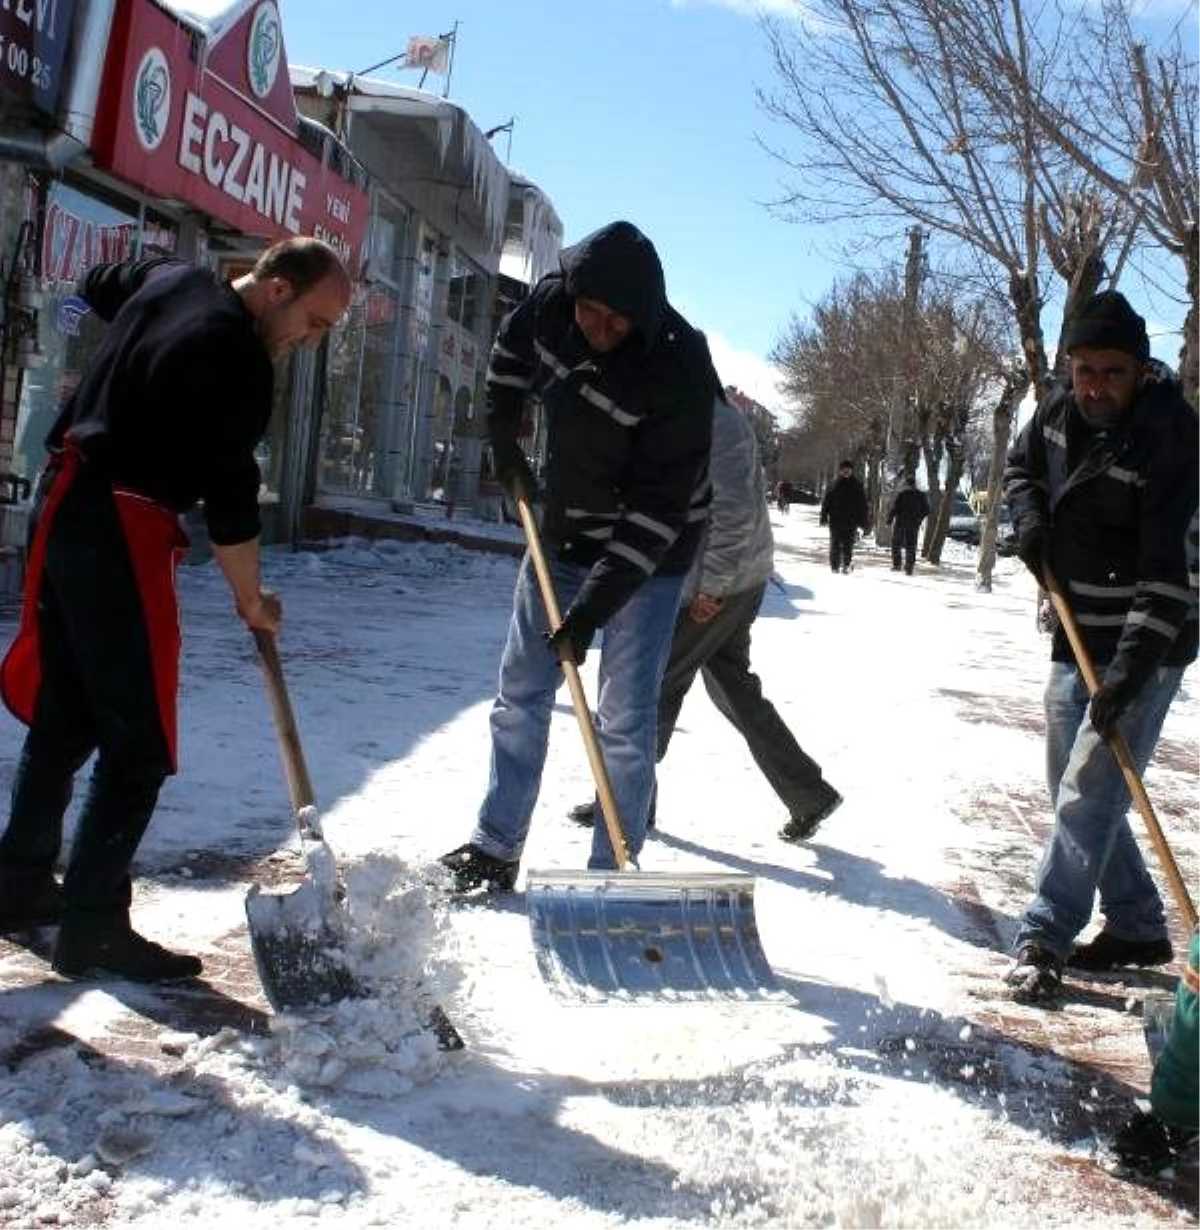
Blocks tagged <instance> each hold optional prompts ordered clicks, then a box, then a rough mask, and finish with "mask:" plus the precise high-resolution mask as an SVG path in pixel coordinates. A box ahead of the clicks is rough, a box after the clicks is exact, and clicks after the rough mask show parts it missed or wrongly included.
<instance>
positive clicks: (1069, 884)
mask: <svg viewBox="0 0 1200 1230" xmlns="http://www.w3.org/2000/svg"><path fill="white" fill-rule="evenodd" d="M1097 671H1098V673H1099V674H1100V676H1101V677H1103V675H1104V668H1103V666H1102V665H1098V666H1097ZM1183 671H1184V668H1183V667H1181V666H1160V667H1159V668H1158V669H1157V670H1156V671H1155V672H1154V674H1153V675H1152V676H1151V677H1150V679H1149V680H1147V682H1146V683H1145V684H1144V685H1143V687H1142V689H1141V691H1140V692H1139V693H1138V695H1137V698H1136V700H1135V701H1134V702H1133V704H1132V705H1131V706H1130V707H1129V709H1128V710H1127V711H1126V712H1125V713H1124V714H1123V715H1122V717H1121V720H1120V729H1121V733H1122V734H1123V735H1124V736H1125V740H1126V742H1127V743H1128V744H1129V750H1130V752H1131V753H1132V756H1133V762H1134V764H1135V765H1136V766H1137V770H1138V772H1139V774H1140V773H1144V772H1145V769H1146V765H1147V764H1148V763H1149V761H1150V757H1151V756H1152V755H1153V753H1154V747H1155V744H1156V743H1157V742H1158V736H1159V732H1160V731H1161V730H1162V724H1163V722H1164V721H1165V720H1166V716H1167V710H1168V709H1169V708H1170V706H1171V701H1172V700H1173V699H1174V697H1175V693H1176V692H1178V691H1179V684H1180V681H1181V680H1182V678H1183ZM1045 704H1046V773H1047V777H1048V780H1049V785H1050V799H1051V802H1052V803H1053V805H1054V831H1053V833H1052V834H1051V836H1050V840H1049V842H1048V844H1047V846H1046V850H1045V853H1044V854H1043V855H1042V863H1041V866H1040V867H1039V868H1038V874H1037V884H1036V896H1035V897H1034V899H1033V901H1032V902H1031V903H1030V904H1029V906H1028V908H1027V909H1026V910H1025V913H1024V914H1023V915H1022V917H1021V923H1020V927H1019V928H1018V931H1017V938H1016V944H1015V947H1016V948H1020V947H1021V945H1022V944H1026V943H1036V944H1039V945H1041V946H1042V947H1043V948H1047V949H1049V950H1050V951H1051V952H1053V953H1054V954H1055V955H1056V956H1058V957H1060V958H1062V959H1064V960H1065V959H1066V958H1067V957H1068V956H1070V954H1071V949H1072V947H1073V945H1074V942H1075V937H1076V936H1077V935H1078V934H1079V933H1080V932H1081V931H1082V930H1083V929H1084V927H1086V926H1087V924H1088V921H1089V919H1090V918H1091V916H1092V906H1093V904H1094V902H1095V897H1096V893H1097V891H1099V893H1100V909H1101V912H1102V913H1103V914H1104V917H1105V929H1106V930H1108V931H1111V932H1112V933H1113V934H1114V935H1118V936H1120V937H1121V938H1122V939H1127V940H1155V939H1160V938H1162V937H1163V936H1165V935H1166V934H1167V922H1166V915H1165V913H1164V911H1163V903H1162V898H1161V897H1160V896H1159V894H1158V889H1157V888H1156V887H1155V884H1154V881H1153V880H1152V879H1151V878H1150V873H1149V872H1148V871H1147V870H1146V864H1145V861H1144V860H1143V859H1142V852H1141V850H1140V849H1139V847H1138V844H1137V842H1136V840H1135V839H1134V836H1133V832H1132V830H1131V829H1130V827H1129V819H1128V815H1127V813H1128V810H1129V804H1130V795H1129V787H1128V786H1127V785H1126V784H1125V777H1124V775H1123V774H1122V772H1121V767H1120V765H1118V764H1117V758H1116V756H1114V755H1113V752H1112V750H1111V749H1110V748H1109V747H1108V745H1107V744H1106V743H1105V742H1104V740H1103V739H1101V738H1100V736H1099V735H1098V734H1097V733H1096V731H1095V728H1094V727H1093V726H1092V723H1091V721H1090V719H1089V718H1088V694H1087V687H1086V686H1085V684H1084V682H1083V679H1082V677H1081V676H1080V674H1079V672H1078V670H1076V668H1075V666H1074V665H1073V664H1071V663H1067V662H1054V663H1052V664H1051V668H1050V679H1049V681H1048V683H1047V684H1046V695H1045Z"/></svg>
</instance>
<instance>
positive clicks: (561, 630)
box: [546, 610, 596, 666]
mask: <svg viewBox="0 0 1200 1230" xmlns="http://www.w3.org/2000/svg"><path fill="white" fill-rule="evenodd" d="M595 635H596V625H595V624H593V623H592V622H591V620H589V619H587V618H586V617H585V616H582V615H580V614H579V613H578V612H576V611H573V610H572V611H568V612H567V613H566V615H564V616H563V621H562V623H560V624H559V625H558V627H557V628H555V629H554V631H553V632H547V633H546V644H547V645H548V646H549V647H550V649H551V650H552V651H553V653H554V654H555V656H556V657H558V659H559V660H560V661H561V660H562V651H563V649H564V648H566V649H567V650H568V651H569V652H570V655H571V657H572V658H573V659H574V661H575V665H576V666H582V665H583V660H584V658H586V657H587V651H588V648H589V647H590V646H591V643H592V638H593V637H595Z"/></svg>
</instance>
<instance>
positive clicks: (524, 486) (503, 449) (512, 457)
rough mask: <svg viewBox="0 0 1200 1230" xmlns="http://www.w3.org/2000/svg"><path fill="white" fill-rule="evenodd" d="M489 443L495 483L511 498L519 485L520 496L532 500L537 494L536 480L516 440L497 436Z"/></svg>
mask: <svg viewBox="0 0 1200 1230" xmlns="http://www.w3.org/2000/svg"><path fill="white" fill-rule="evenodd" d="M491 443H492V460H493V461H494V462H495V466H496V479H497V481H498V482H499V483H501V484H502V485H503V486H504V488H505V490H506V491H508V493H509V494H510V495H512V496H515V495H516V494H517V486H518V484H519V485H520V488H521V494H522V495H523V496H524V497H525V498H526V499H527V500H532V499H533V498H534V495H535V494H536V492H537V480H536V479H535V478H534V477H533V470H532V469H531V468H530V466H529V458H528V457H526V456H525V454H524V452H523V451H522V450H521V447H520V446H519V445H518V444H517V442H516V440H514V439H512V438H511V437H509V436H497V437H496V438H495V439H493V440H492V442H491Z"/></svg>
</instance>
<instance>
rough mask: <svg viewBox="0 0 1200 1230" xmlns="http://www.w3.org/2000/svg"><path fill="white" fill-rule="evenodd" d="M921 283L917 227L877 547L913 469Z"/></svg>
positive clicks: (907, 264) (911, 238)
mask: <svg viewBox="0 0 1200 1230" xmlns="http://www.w3.org/2000/svg"><path fill="white" fill-rule="evenodd" d="M924 280H925V232H924V231H923V230H922V229H921V228H920V227H919V226H910V227H909V228H908V255H907V256H906V257H905V261H904V305H903V308H902V314H901V318H900V337H901V339H902V342H903V346H904V371H903V374H902V378H901V380H900V381H899V382H898V388H897V396H896V397H894V398H893V400H892V404H891V407H890V409H889V411H888V428H887V449H886V454H887V455H886V459H885V463H884V467H883V474H882V475H881V476H880V479H881V481H880V484H879V505H878V509H877V512H876V517H875V541H876V542H877V543H878V544H879V545H880V546H887V545H888V544H889V543H890V542H891V528H890V527H889V526H888V525H887V524H886V520H885V519H886V517H887V512H888V507H889V506H890V504H891V501H892V496H893V495H894V494H895V492H896V490H897V489H898V488H899V486H900V480H901V479H902V477H903V476H904V475H905V474H912V473H914V472H915V470H916V466H917V441H916V438H915V434H914V430H913V428H914V423H913V411H914V409H915V403H916V392H917V364H918V363H919V362H920V356H919V354H918V352H917V345H916V339H915V337H914V334H915V332H916V320H917V301H918V299H919V297H920V294H921V283H922V282H923V281H924Z"/></svg>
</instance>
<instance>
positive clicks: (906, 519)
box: [887, 474, 929, 577]
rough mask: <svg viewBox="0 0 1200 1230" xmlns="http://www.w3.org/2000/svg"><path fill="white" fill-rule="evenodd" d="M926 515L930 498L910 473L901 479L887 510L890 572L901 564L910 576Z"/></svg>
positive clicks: (897, 570)
mask: <svg viewBox="0 0 1200 1230" xmlns="http://www.w3.org/2000/svg"><path fill="white" fill-rule="evenodd" d="M928 516H929V498H928V496H926V494H925V492H924V491H922V490H921V489H920V488H919V487H918V486H917V480H916V479H915V478H913V476H912V475H911V474H907V475H905V477H904V481H903V482H902V483H901V484H900V490H899V491H897V492H896V495H895V497H894V498H893V500H892V506H891V507H890V508H889V509H888V515H887V523H888V525H890V526H891V527H892V571H893V572H899V571H900V568H901V565H903V568H904V571H905V572H906V573H907V574H908V575H909V576H910V577H911V576H912V573H913V568H914V567H915V566H916V562H917V537H918V535H919V534H920V532H921V522H922V521H924V520H925V518H926V517H928Z"/></svg>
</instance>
